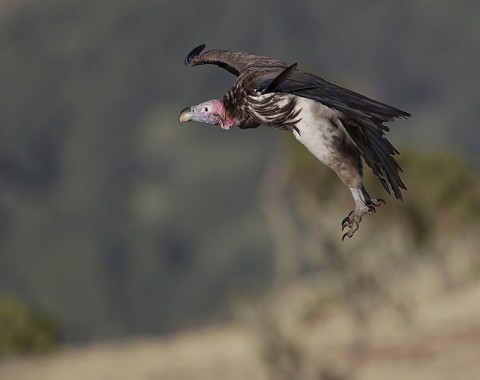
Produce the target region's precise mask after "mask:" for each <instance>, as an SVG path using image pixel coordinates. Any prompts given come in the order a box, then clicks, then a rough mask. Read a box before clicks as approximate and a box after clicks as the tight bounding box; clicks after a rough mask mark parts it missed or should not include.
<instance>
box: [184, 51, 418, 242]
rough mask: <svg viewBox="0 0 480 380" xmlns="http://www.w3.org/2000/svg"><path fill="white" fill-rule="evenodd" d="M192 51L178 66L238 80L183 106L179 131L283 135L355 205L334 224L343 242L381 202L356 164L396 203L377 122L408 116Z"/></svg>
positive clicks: (389, 148) (254, 64) (250, 60)
mask: <svg viewBox="0 0 480 380" xmlns="http://www.w3.org/2000/svg"><path fill="white" fill-rule="evenodd" d="M204 49H205V45H204V44H202V45H200V46H198V47H196V48H195V49H193V50H192V51H191V52H190V53H189V54H188V55H187V57H186V58H185V65H186V66H188V67H194V66H198V65H205V64H213V65H217V66H219V67H221V68H222V69H225V70H227V71H228V72H230V73H231V74H233V75H235V76H236V77H237V78H238V79H237V81H236V83H235V84H234V85H233V87H232V88H230V89H229V90H228V92H227V94H226V95H225V96H224V97H223V99H221V100H220V99H213V100H208V101H206V102H203V103H200V104H197V105H193V106H190V107H186V108H185V109H183V110H182V111H181V112H180V115H179V117H178V120H179V122H180V124H183V123H185V122H188V121H192V120H193V121H197V122H202V123H207V124H214V125H219V126H220V127H221V128H223V129H225V130H229V129H230V128H233V127H239V128H242V129H247V128H257V127H258V126H260V125H264V126H267V127H270V128H274V129H281V130H285V131H288V132H291V133H292V134H293V135H294V136H295V138H296V139H297V140H298V141H299V142H300V143H302V144H303V145H304V146H305V147H306V148H307V149H308V150H309V151H310V152H311V153H312V154H313V155H314V156H315V157H316V158H317V159H319V160H320V161H321V162H323V163H324V164H325V165H326V166H328V167H329V168H330V169H332V170H333V171H334V172H335V173H337V175H338V177H339V178H340V180H341V181H342V182H343V183H344V185H345V186H347V187H348V188H349V189H350V191H351V193H352V195H353V199H354V201H355V208H354V209H353V210H352V211H351V212H350V213H349V214H348V215H347V217H346V218H344V219H343V220H342V222H341V227H342V231H343V230H345V228H347V227H348V229H347V231H346V232H345V233H344V234H343V236H342V240H344V239H345V237H348V238H351V237H352V236H353V234H354V233H355V231H357V230H358V228H359V225H360V222H361V220H362V217H363V216H364V215H365V214H367V213H374V212H375V208H376V207H378V206H380V205H381V204H385V201H384V200H383V199H381V198H372V197H371V196H370V195H369V194H368V193H367V190H366V189H365V187H364V185H363V183H362V174H363V169H362V166H363V164H362V163H363V161H365V163H366V164H367V165H368V166H369V167H370V168H371V170H372V171H373V173H374V174H375V175H376V176H377V177H378V179H379V180H380V182H381V184H382V185H383V187H384V188H385V190H386V191H387V193H389V194H392V193H393V195H394V196H395V197H396V198H397V199H399V200H403V198H402V189H403V190H406V187H405V184H404V183H403V182H402V179H401V178H400V175H399V172H401V171H402V169H401V168H400V166H399V164H398V163H397V161H396V160H395V158H394V156H395V155H396V154H398V153H399V152H398V151H397V149H395V147H394V146H393V145H392V144H391V143H390V141H388V140H387V139H386V138H385V133H386V132H388V131H389V129H388V127H386V126H385V125H384V123H386V122H389V121H392V120H393V119H395V118H399V117H403V118H407V117H409V116H411V115H410V114H409V113H407V112H405V111H402V110H400V109H398V108H395V107H392V106H389V105H387V104H384V103H381V102H379V101H376V100H373V99H370V98H368V97H366V96H364V95H361V94H358V93H356V92H354V91H351V90H348V89H346V88H343V87H340V86H337V85H335V84H332V83H329V82H327V81H326V80H324V79H322V78H321V77H319V76H317V75H314V74H311V73H308V72H306V71H302V70H300V69H298V68H297V64H296V63H294V64H289V63H287V62H283V61H279V60H276V59H271V58H268V57H263V56H257V55H254V54H249V53H245V52H231V51H227V50H210V51H206V52H204V53H202V51H203V50H204Z"/></svg>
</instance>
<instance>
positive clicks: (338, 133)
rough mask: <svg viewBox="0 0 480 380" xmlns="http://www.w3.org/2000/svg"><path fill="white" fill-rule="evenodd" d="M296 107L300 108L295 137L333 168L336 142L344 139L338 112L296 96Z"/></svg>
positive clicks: (336, 154)
mask: <svg viewBox="0 0 480 380" xmlns="http://www.w3.org/2000/svg"><path fill="white" fill-rule="evenodd" d="M296 108H297V109H301V111H300V114H299V117H300V118H301V120H300V121H299V122H297V124H296V127H297V128H298V132H297V131H295V130H294V131H293V134H294V135H295V137H296V139H297V140H298V141H300V142H301V143H302V144H303V145H305V147H306V148H307V149H308V150H309V151H310V152H311V153H312V154H313V155H314V156H315V157H317V158H318V159H319V160H320V161H322V162H323V163H324V164H325V165H327V166H328V167H330V168H332V169H334V167H335V164H336V162H335V161H336V160H335V158H336V156H338V148H337V147H338V143H339V141H341V140H342V139H345V130H344V128H343V126H342V125H341V123H340V122H339V121H338V115H339V112H338V111H335V110H333V109H331V108H328V107H326V106H324V105H322V104H321V103H319V102H316V101H314V100H312V99H307V98H301V97H297V99H296Z"/></svg>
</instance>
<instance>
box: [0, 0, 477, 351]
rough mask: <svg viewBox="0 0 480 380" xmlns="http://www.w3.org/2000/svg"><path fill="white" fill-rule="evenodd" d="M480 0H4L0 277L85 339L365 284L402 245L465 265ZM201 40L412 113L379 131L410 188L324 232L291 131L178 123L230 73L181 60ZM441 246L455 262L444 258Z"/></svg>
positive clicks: (403, 250)
mask: <svg viewBox="0 0 480 380" xmlns="http://www.w3.org/2000/svg"><path fill="white" fill-rule="evenodd" d="M479 14H480V3H478V2H473V1H459V2H450V1H427V0H422V1H416V0H415V1H414V0H408V1H393V2H385V1H374V0H369V1H362V2H358V1H317V2H314V1H295V2H292V1H286V0H280V1H279V0H276V1H273V0H267V1H263V2H258V1H250V0H248V1H242V2H224V1H217V0H215V1H208V2H206V1H189V2H177V1H175V2H174V1H151V0H118V1H97V0H42V1H40V0H36V1H35V0H30V1H28V0H25V1H13V0H11V1H2V2H0V115H1V127H0V147H1V148H0V294H1V295H3V296H5V297H7V298H5V299H7V300H8V302H10V303H11V302H13V301H12V299H16V300H17V301H15V302H20V303H23V304H24V305H27V306H28V309H31V310H34V311H35V310H39V311H41V312H42V313H43V314H42V315H49V316H50V318H51V320H52V321H54V322H49V323H50V325H52V323H53V325H55V326H56V327H55V328H53V327H52V331H54V334H53V335H52V336H53V337H58V336H59V335H58V330H59V329H60V327H59V326H61V330H62V334H61V336H62V340H63V341H66V342H84V341H93V340H100V339H102V340H103V339H111V338H118V337H125V336H132V335H147V334H162V333H169V332H172V331H175V330H178V329H181V328H185V327H188V326H196V325H203V324H206V323H211V322H214V321H222V320H225V319H228V318H229V317H230V316H231V314H232V308H231V304H232V302H233V303H235V300H237V299H244V298H247V299H250V298H254V297H255V296H258V294H265V293H268V292H269V291H272V289H278V287H281V286H282V285H284V284H286V283H289V282H290V281H294V280H298V279H299V278H307V277H308V278H311V277H312V276H314V277H315V278H317V279H321V280H322V279H324V280H325V281H326V282H329V284H330V285H331V286H332V287H334V290H332V293H333V294H334V295H336V297H340V294H351V292H352V291H354V292H355V291H358V292H366V291H368V292H370V291H372V292H373V293H375V292H377V293H378V289H383V286H382V279H383V281H386V280H387V279H388V277H389V275H390V274H391V273H396V271H398V270H399V268H402V270H406V269H405V268H409V266H408V265H413V264H412V263H416V262H418V261H419V260H421V261H422V262H424V261H425V260H431V262H432V263H435V264H432V265H437V264H438V263H440V264H438V265H439V268H440V269H439V271H440V272H441V273H442V275H443V276H445V278H446V280H445V281H446V283H456V282H459V281H464V280H465V278H468V279H470V278H478V277H479V276H480V266H479V265H478V263H479V260H478V258H476V254H478V253H479V248H478V247H479V245H478V244H479V243H480V238H479V231H480V229H479V218H478V215H479V212H480V187H479V179H478V168H479V167H480V150H479V149H478V144H479V141H480V128H479V124H478V120H479V119H480V106H479V104H478V89H479V88H480V76H479V75H478V68H479V67H480V38H479V35H480V24H479V22H478V15H479ZM200 43H206V44H207V48H211V49H227V50H242V51H249V52H252V53H256V54H260V55H267V56H271V57H274V58H278V59H283V60H286V61H288V62H298V63H299V66H300V67H301V68H303V69H305V70H308V71H311V72H314V73H316V74H318V75H321V76H322V77H324V78H325V79H327V80H329V81H332V82H334V83H337V84H340V85H343V86H346V87H349V88H351V89H353V90H355V91H358V92H361V93H364V94H366V95H368V96H370V97H373V98H375V99H378V100H381V101H383V102H386V103H388V104H392V105H394V106H396V107H398V108H401V109H404V110H406V111H408V112H410V113H412V115H413V117H412V118H411V119H409V120H399V121H397V122H395V123H393V124H390V127H391V130H392V131H391V133H390V134H389V137H390V139H391V141H392V142H393V143H394V145H396V146H397V147H398V148H399V150H400V151H401V153H402V154H401V156H400V162H401V164H402V166H403V168H404V171H405V181H406V184H407V187H408V189H409V191H408V192H407V193H406V196H405V198H406V199H405V202H404V203H400V202H397V201H395V200H393V199H391V198H388V199H387V205H386V206H384V207H381V208H380V209H379V210H378V213H377V214H376V215H375V216H369V217H366V218H365V220H364V222H363V224H362V227H361V229H360V230H359V231H358V232H357V234H356V235H355V237H354V238H353V239H352V240H351V241H348V242H345V243H344V244H341V243H340V239H341V231H340V221H341V219H342V218H343V217H344V216H345V215H346V214H347V213H348V212H349V211H350V209H351V208H352V207H353V202H352V200H351V199H350V195H349V192H348V190H347V189H345V188H343V187H342V185H341V184H340V182H339V181H338V180H337V179H336V178H335V177H334V176H333V175H332V174H331V173H330V172H328V170H327V169H326V168H324V167H323V166H322V165H321V164H319V163H318V162H317V161H315V159H314V158H313V157H310V156H309V154H308V153H307V152H306V151H305V149H304V148H303V147H302V146H300V145H299V144H297V143H296V142H295V141H294V139H293V137H292V136H290V135H288V134H287V133H285V132H278V131H272V130H267V129H265V128H259V129H256V130H246V131H240V130H232V131H229V132H225V131H222V130H220V128H217V127H213V126H206V125H199V124H189V125H185V126H184V127H180V125H179V124H178V122H177V116H178V112H179V111H180V110H181V109H182V108H184V107H185V106H188V105H191V104H195V103H199V102H201V101H204V100H207V99H210V98H215V97H216V98H221V97H222V96H223V94H224V93H225V92H226V91H227V89H228V88H229V86H230V85H231V84H233V82H234V80H235V78H234V77H233V76H231V75H230V74H229V73H227V72H225V71H223V70H220V69H219V68H217V67H213V66H212V67H199V68H195V69H187V68H185V67H184V65H183V59H184V56H185V55H186V54H187V53H188V52H189V50H190V49H191V48H193V47H195V46H197V45H199V44H200ZM370 179H371V178H370ZM369 181H370V180H369ZM370 182H371V183H369V188H370V189H372V190H369V191H370V193H371V194H372V195H374V196H381V197H386V194H384V192H383V190H382V189H381V187H380V186H379V185H378V184H377V182H376V181H375V180H374V179H371V181H370ZM446 242H448V243H446ZM453 254H455V255H456V257H465V260H464V262H465V263H467V264H465V265H464V267H467V268H468V270H463V269H462V270H461V271H460V270H459V272H458V273H459V274H458V275H457V272H454V273H453V274H452V273H450V272H449V268H451V266H450V264H449V259H448V258H449V257H450V256H449V255H453ZM365 263H369V265H365ZM372 263H373V264H372ZM406 263H408V265H407V264H406ZM462 268H463V267H462ZM379 273H381V274H382V276H381V277H378V276H377V274H379ZM335 276H337V277H335ZM332 278H333V280H332V281H330V280H331V279H332ZM379 278H380V279H379ZM335 279H337V280H336V281H337V282H335ZM338 282H339V283H341V285H338ZM372 284H374V285H375V286H373V285H372ZM335 289H337V290H338V289H342V291H338V292H337V290H335ZM352 289H353V290H352ZM372 289H373V290H372ZM375 289H377V290H375ZM349 292H350V293H349ZM377 293H375V294H377ZM0 302H1V301H0ZM6 302H7V301H6ZM22 307H24V306H18V308H20V309H21V308H22ZM1 310H2V308H1V307H0V313H1ZM0 321H2V319H1V318H0ZM7 321H8V319H7ZM0 323H1V322H0ZM50 325H49V326H50ZM52 339H53V338H52Z"/></svg>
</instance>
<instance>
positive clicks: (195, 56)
mask: <svg viewBox="0 0 480 380" xmlns="http://www.w3.org/2000/svg"><path fill="white" fill-rule="evenodd" d="M203 49H205V44H202V45H200V46H197V47H196V48H195V49H193V50H192V51H191V52H190V53H189V54H188V55H187V57H186V58H185V66H188V67H194V66H198V65H207V64H211V65H217V66H219V67H221V68H222V69H225V70H227V71H228V72H230V73H232V74H233V75H236V76H239V75H240V74H242V73H243V72H244V71H246V70H247V69H250V68H255V69H261V68H264V67H267V68H276V67H278V68H280V69H281V68H285V67H287V66H288V65H287V64H286V63H285V62H282V61H278V60H276V59H271V58H268V57H262V56H259V55H254V54H250V53H244V52H231V51H227V50H209V51H206V52H205V53H203V54H202V51H203Z"/></svg>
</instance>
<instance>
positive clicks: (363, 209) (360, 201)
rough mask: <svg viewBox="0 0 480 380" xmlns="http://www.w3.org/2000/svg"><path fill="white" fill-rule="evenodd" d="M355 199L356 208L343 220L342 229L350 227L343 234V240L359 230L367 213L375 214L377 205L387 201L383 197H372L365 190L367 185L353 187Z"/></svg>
mask: <svg viewBox="0 0 480 380" xmlns="http://www.w3.org/2000/svg"><path fill="white" fill-rule="evenodd" d="M350 191H351V192H352V195H353V199H354V200H355V208H354V209H353V210H352V211H350V213H349V214H348V215H347V217H345V218H344V219H343V220H342V230H344V229H345V228H347V227H348V228H349V230H348V231H347V232H346V233H344V234H343V236H342V241H343V240H344V239H345V238H346V237H348V238H351V237H352V236H353V234H354V233H355V231H357V230H358V227H359V226H360V222H361V221H362V217H363V215H365V214H373V213H375V212H376V209H375V207H378V206H380V205H381V204H382V203H383V204H385V201H384V200H383V199H381V198H371V197H370V195H369V194H368V193H367V191H366V190H365V187H363V185H361V187H360V188H356V187H351V188H350Z"/></svg>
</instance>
